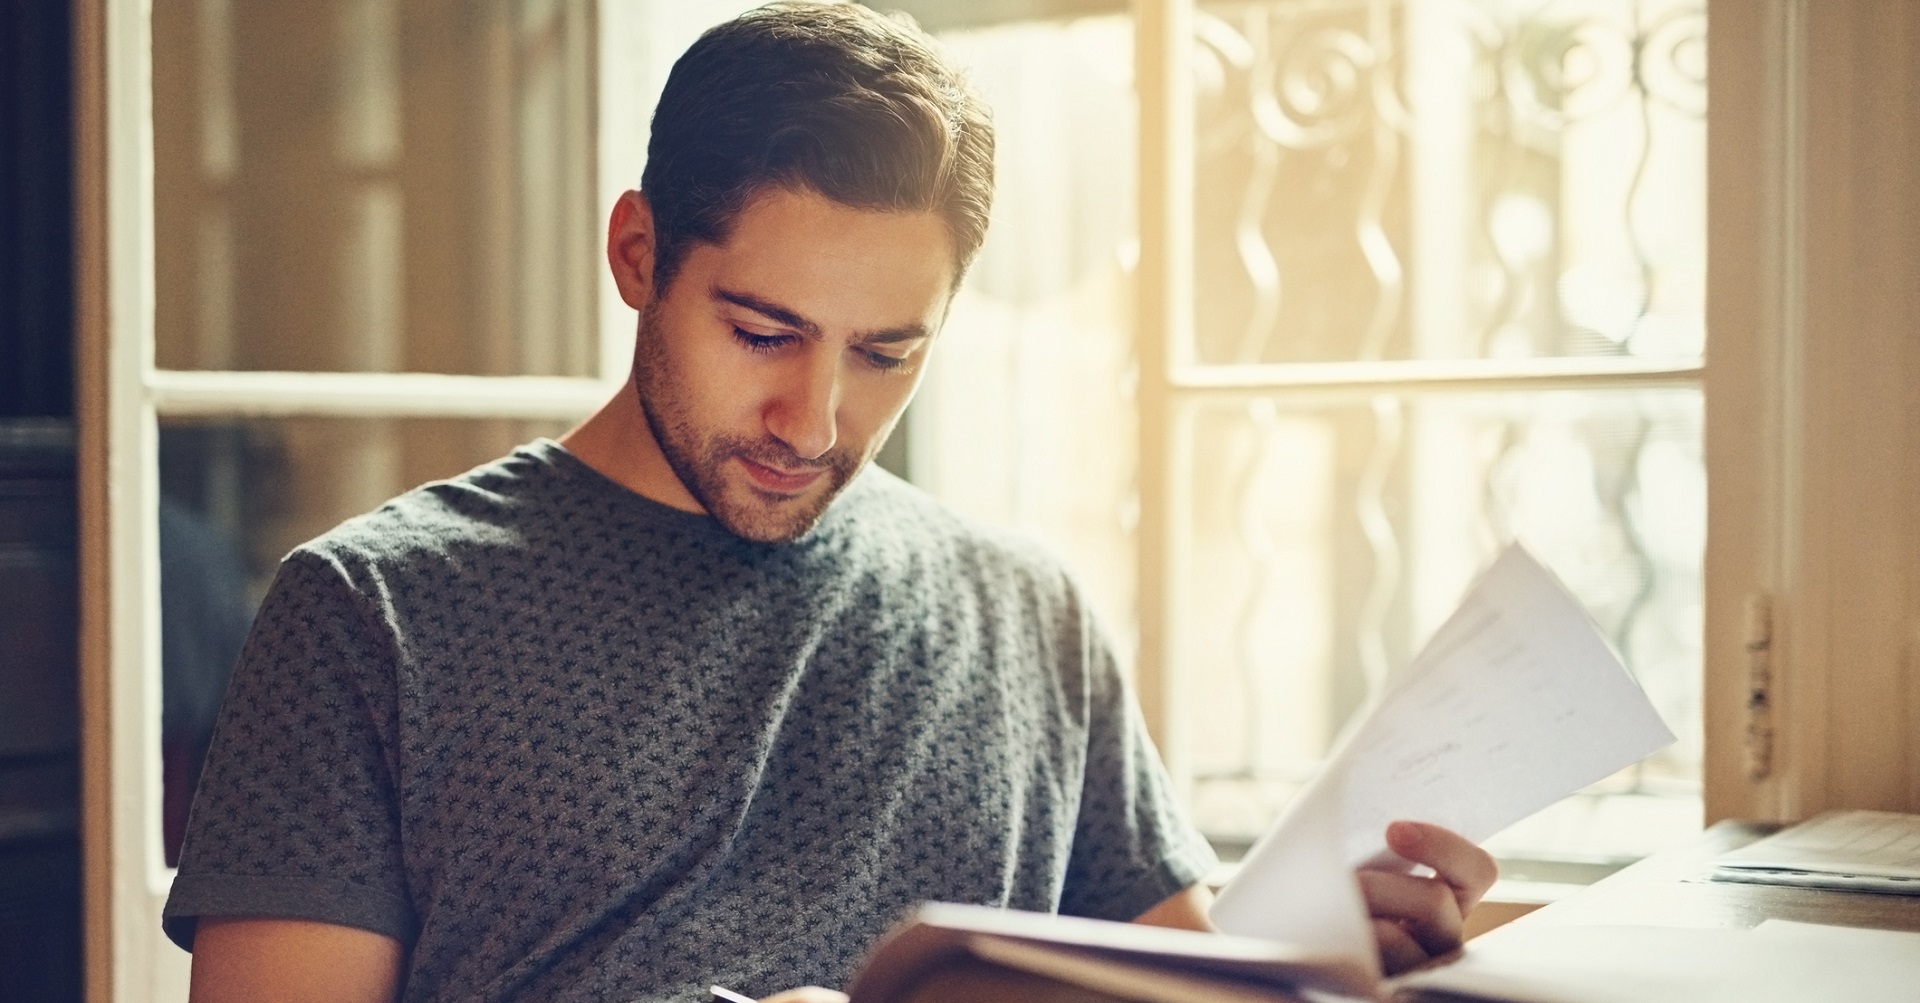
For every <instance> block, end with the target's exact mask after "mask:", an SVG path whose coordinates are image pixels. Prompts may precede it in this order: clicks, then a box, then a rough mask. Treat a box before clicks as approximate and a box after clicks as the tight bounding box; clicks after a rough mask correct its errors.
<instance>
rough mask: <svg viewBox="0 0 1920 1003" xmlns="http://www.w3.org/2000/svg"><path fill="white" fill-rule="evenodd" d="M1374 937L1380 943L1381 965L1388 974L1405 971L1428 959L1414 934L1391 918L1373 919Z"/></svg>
mask: <svg viewBox="0 0 1920 1003" xmlns="http://www.w3.org/2000/svg"><path fill="white" fill-rule="evenodd" d="M1373 939H1374V942H1375V943H1377V944H1379V945H1380V967H1381V968H1382V969H1384V970H1385V971H1386V973H1387V974H1388V975H1394V974H1396V973H1399V972H1404V971H1406V970H1407V969H1409V968H1412V967H1414V966H1415V965H1418V964H1420V963H1421V962H1423V961H1426V960H1427V952H1426V951H1423V950H1421V949H1420V945H1419V944H1418V943H1415V942H1414V939H1413V936H1412V935H1411V934H1409V933H1407V931H1406V930H1404V929H1402V928H1401V927H1400V924H1398V923H1395V922H1394V921H1392V920H1389V919H1376V920H1374V921H1373Z"/></svg>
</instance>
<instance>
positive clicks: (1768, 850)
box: [1713, 811, 1920, 895]
mask: <svg viewBox="0 0 1920 1003" xmlns="http://www.w3.org/2000/svg"><path fill="white" fill-rule="evenodd" d="M1718 864H1719V866H1718V867H1716V868H1715V869H1714V872H1713V879H1714V880H1715V881H1741V882H1747V883H1751V884H1765V885H1793V886H1797V887H1801V888H1834V889H1840V890H1843V891H1862V892H1890V893H1893V894H1898V895H1920V815H1904V814H1901V813H1899V812H1891V811H1830V812H1826V813H1825V814H1822V815H1816V816H1814V817H1813V818H1811V819H1808V820H1807V821H1805V822H1802V823H1800V824H1799V825H1796V826H1794V827H1792V828H1790V829H1784V830H1781V831H1780V832H1777V833H1774V834H1773V835H1771V836H1768V837H1767V838H1765V839H1762V840H1760V841H1758V842H1755V843H1752V844H1749V845H1747V846H1743V847H1741V848H1740V849H1737V850H1731V851H1728V852H1727V853H1723V854H1721V855H1720V859H1719V861H1718Z"/></svg>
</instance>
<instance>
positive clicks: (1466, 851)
mask: <svg viewBox="0 0 1920 1003" xmlns="http://www.w3.org/2000/svg"><path fill="white" fill-rule="evenodd" d="M1387 848H1388V849H1391V850H1392V851H1393V852H1395V853H1397V854H1399V855H1400V856H1402V857H1405V858H1406V859H1408V860H1410V861H1413V862H1414V863H1416V864H1425V865H1427V866H1428V867H1431V868H1433V872H1434V876H1435V877H1437V878H1439V879H1440V880H1441V881H1444V882H1446V884H1447V885H1448V886H1449V887H1451V888H1452V889H1453V894H1454V900H1455V902H1456V903H1457V904H1458V906H1459V910H1460V914H1461V915H1463V916H1464V915H1466V913H1467V912H1468V911H1470V910H1471V909H1472V908H1473V907H1474V906H1475V905H1478V904H1479V902H1480V898H1481V896H1483V895H1485V894H1486V893H1487V889H1489V888H1491V887H1493V880H1494V878H1497V877H1499V876H1500V867H1499V865H1498V864H1495V863H1494V862H1493V856H1492V854H1489V853H1488V852H1487V851H1485V850H1482V849H1481V848H1479V847H1478V846H1475V845H1474V844H1473V843H1471V842H1468V841H1467V839H1466V837H1464V836H1462V835H1460V834H1459V833H1456V832H1454V831H1452V830H1451V829H1443V828H1441V827H1440V826H1437V825H1428V824H1426V823H1424V822H1395V823H1393V824H1392V825H1389V826H1387Z"/></svg>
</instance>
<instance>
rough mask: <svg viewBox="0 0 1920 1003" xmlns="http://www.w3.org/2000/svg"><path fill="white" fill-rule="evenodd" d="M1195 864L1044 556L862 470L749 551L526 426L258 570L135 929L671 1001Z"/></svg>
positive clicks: (606, 996)
mask: <svg viewBox="0 0 1920 1003" xmlns="http://www.w3.org/2000/svg"><path fill="white" fill-rule="evenodd" d="M1212 862H1213V861H1212V856H1211V854H1210V852H1209V851H1208V850H1207V848H1206V845H1205V843H1204V842H1203V841H1201V840H1200V839H1199V838H1198V837H1197V836H1196V835H1195V834H1194V832H1193V831H1192V829H1191V827H1190V826H1188V825H1187V824H1186V822H1185V821H1184V820H1183V819H1182V818H1181V817H1180V815H1179V812H1178V810H1177V809H1176V807H1175V806H1174V804H1173V802H1172V800H1171V797H1170V795H1169V792H1168V786H1167V782H1166V779H1165V776H1164V773H1163V771H1162V769H1161V767H1160V764H1159V762H1158V760H1157V759H1156V757H1155V755H1154V753H1153V750H1152V748H1151V747H1150V745H1149V744H1148V741H1147V739H1146V737H1145V733H1144V732H1143V730H1142V728H1141V726H1140V723H1139V719H1138V714H1137V712H1136V711H1135V709H1134V707H1133V703H1132V698H1131V696H1130V694H1129V692H1128V691H1127V689H1126V687H1125V686H1124V684H1123V681H1122V679H1121V677H1120V675H1119V673H1118V672H1117V671H1116V669H1115V666H1114V662H1113V658H1112V656H1111V654H1110V652H1109V650H1108V647H1107V645H1106V644H1105V642H1104V641H1103V640H1102V639H1101V637H1100V635H1099V633H1098V631H1097V630H1096V628H1095V627H1094V625H1093V623H1092V620H1091V618H1090V615H1089V611H1088V609H1087V606H1086V603H1085V600H1084V599H1083V598H1082V597H1081V596H1080V595H1079V594H1078V592H1076V590H1075V589H1074V587H1073V586H1072V584H1071V583H1070V582H1069V581H1068V580H1067V578H1066V577H1065V575H1064V574H1063V573H1062V572H1061V570H1060V569H1059V568H1058V567H1057V566H1056V565H1055V564H1054V563H1053V562H1051V561H1049V560H1046V559H1045V558H1043V557H1040V556H1037V555H1036V554H1034V553H1033V552H1032V551H1031V550H1029V549H1027V548H1025V547H1023V546H1021V545H1019V544H1017V543H1015V542H1013V541H1012V540H1010V539H1008V538H1003V537H1002V536H1000V535H998V534H995V533H993V532H991V531H988V530H985V529H982V528H980V527H977V526H974V525H972V524H970V523H967V522H965V521H963V520H961V519H959V518H958V517H956V516H954V515H953V514H951V513H949V512H948V511H946V510H945V509H943V508H942V507H941V506H939V505H938V504H937V503H935V502H933V501H931V500H930V499H928V498H926V497H925V496H924V495H922V494H921V493H919V492H918V491H916V490H915V489H913V488H911V487H909V486H907V485H905V484H903V483H901V482H900V481H899V480H897V479H895V478H893V477H891V476H890V475H888V474H886V473H884V472H883V471H879V470H869V471H868V472H866V473H864V474H862V475H861V476H860V477H859V478H858V479H857V480H856V481H855V482H854V484H853V485H852V486H851V487H849V489H848V490H847V491H846V493H845V494H844V495H843V496H842V497H841V498H840V499H839V500H838V501H836V502H835V503H834V504H833V505H832V506H831V507H830V508H829V510H828V512H827V514H826V516H825V517H824V518H823V519H822V521H821V522H820V524H819V525H818V526H817V527H815V529H814V530H813V531H812V532H810V533H809V534H807V535H806V536H804V537H802V538H801V539H800V540H798V541H796V542H794V543H790V544H785V545H768V544H758V543H752V542H749V541H745V540H742V539H740V538H738V537H735V536H733V535H731V534H729V533H727V532H726V531H725V530H723V529H722V528H720V526H719V525H718V524H717V523H715V522H714V521H713V520H711V519H710V518H708V517H705V516H700V515H693V514H690V513H686V512H681V511H678V510H675V509H671V508H668V507H666V506H663V505H659V504H657V503H655V502H652V501H649V500H647V499H645V498H643V497H641V496H639V495H637V494H634V493H633V492H631V491H628V490H626V489H625V488H622V487H620V486H619V485H617V484H615V483H614V482H612V481H610V480H607V479H606V478H604V477H603V476H601V475H600V474H598V473H597V472H595V471H594V470H593V469H592V468H590V467H588V466H586V465H585V464H583V463H581V462H580V461H579V460H578V459H576V458H575V457H573V456H572V455H571V454H569V453H568V452H567V451H566V450H565V449H564V448H562V447H561V446H559V445H558V444H555V443H552V442H548V441H540V442H536V443H534V444H533V445H531V446H527V447H524V448H522V449H520V450H518V451H516V452H515V453H514V454H513V455H511V456H508V457H506V458H504V459H502V460H500V461H497V462H495V463H492V464H488V465H486V466H482V467H480V468H477V469H475V470H473V471H471V472H469V473H467V474H464V475H462V476H460V477H458V478H455V479H453V480H449V481H443V482H438V483H434V484H429V485H427V486H425V487H422V488H420V489H417V490H415V491H412V492H410V493H408V494H406V495H403V496H401V497H400V498H397V499H395V500H394V501H392V502H389V503H388V504H387V505H385V506H384V507H382V508H380V509H379V510H377V511H375V512H372V513H370V514H368V515H365V516H361V517H359V518H356V519H352V520H349V521H348V522H346V523H344V524H342V525H341V526H340V527H338V528H336V529H334V530H333V531H332V532H329V533H327V534H326V535H324V536H322V537H320V538H319V539H318V540H315V541H313V542H312V543H309V544H307V545H305V546H302V547H300V548H299V549H297V550H295V551H294V552H293V553H292V554H291V555H289V556H288V557H287V559H286V561H285V563H284V564H283V565H282V566H281V568H280V572H279V576H278V578H277V579H276V580H275V582H274V584H273V588H272V589H271V591H270V592H269V594H268V596H267V599H266V602H265V604H264V606H263V607H262V609H261V611H260V615H259V618H258V620H257V621H256V622H255V624H254V627H253V631H252V634H251V635H250V637H249V638H248V641H247V645H246V649H245V651H244V653H243V654H242V656H241V659H240V665H239V668H238V670H237V671H236V674H235V676H234V680H233V683H232V686H231V688H230V689H229V691H228V694H227V698H226V702H225V704H224V706H223V709H222V712H221V719H220V723H219V726H218V729H217V731H216V733H215V737H214V742H213V747H212V751H211V753H210V755H209V758H208V763H207V770H206V774H205V776H204V779H203V780H202V783H201V787H200V792H199V795H198V797H197V798H196V800H195V802H194V806H193V814H192V820H191V822H190V824H189V827H188V832H187V839H186V846H185V849H184V852H183V854H182V857H181V863H180V873H179V876H178V877H177V878H176V879H175V881H174V884H173V890H172V895H171V897H170V898H169V899H168V902H167V906H166V912H165V927H166V930H167V933H168V935H169V936H171V937H172V938H173V939H174V940H175V942H177V943H179V944H180V945H181V946H183V947H188V948H190V947H191V943H192V938H193V930H194V921H195V917H198V916H271V917H287V918H303V919H312V920H320V921H324V922H329V923H338V924H344V925H348V926H354V927H360V928H364V929H368V930H373V931H377V932H380V933H384V934H388V935H391V936H394V937H397V938H399V939H401V940H402V941H403V942H405V943H406V944H408V945H409V947H410V948H411V955H410V960H409V973H408V978H407V987H406V993H405V996H404V998H405V999H406V1000H410V1001H413V1000H462V1001H466V1000H474V1001H479V1000H542V1001H547V1000H551V1001H562V1000H607V1001H629V1000H640V999H646V1000H653V999H681V1000H689V1001H692V1000H704V999H705V998H706V987H707V986H708V985H709V984H710V983H715V982H718V983H721V984H725V985H729V986H731V987H732V988H734V989H737V990H741V991H745V992H750V993H754V994H765V993H770V992H773V991H776V990H779V989H783V988H788V987H791V986H796V985H803V984H808V983H815V984H820V985H828V986H833V985H839V984H842V983H843V982H844V981H845V980H846V979H847V977H848V976H849V975H850V974H851V973H852V970H853V968H854V967H855V966H856V965H857V964H858V962H859V959H860V957H861V955H862V954H863V953H864V952H865V950H866V949H867V948H868V947H869V946H870V944H871V943H872V941H873V940H874V939H875V938H876V937H877V936H878V935H879V934H880V933H882V932H883V931H884V930H885V929H886V928H887V927H888V926H889V925H890V924H891V923H893V922H894V921H895V920H897V919H898V918H900V917H901V916H902V915H903V914H904V913H905V912H906V911H907V910H909V909H910V908H911V907H912V906H913V905H914V904H915V903H917V902H920V901H922V900H929V899H934V900H946V901H957V902H976V903H989V904H996V905H1002V906H1008V907H1012V908H1019V909H1031V910H1058V911H1060V912H1066V913H1075V914H1080V915H1087V916H1097V917H1103V918H1109V919H1130V918H1132V917H1133V916H1135V915H1138V914H1139V913H1141V912H1143V911H1145V910H1146V909H1147V908H1148V907H1150V906H1152V905H1153V904H1154V903H1156V902H1158V901H1160V900H1161V899H1163V898H1165V897H1167V896H1168V895H1171V894H1172V893H1174V892H1175V891H1178V890H1179V889H1181V888H1184V887H1186V886H1187V885H1189V884H1191V883H1193V882H1194V881H1195V880H1197V879H1199V878H1200V877H1201V876H1202V875H1203V873H1204V872H1205V870H1206V868H1207V867H1208V866H1210V865H1211V863H1212Z"/></svg>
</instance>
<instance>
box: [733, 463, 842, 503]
mask: <svg viewBox="0 0 1920 1003" xmlns="http://www.w3.org/2000/svg"><path fill="white" fill-rule="evenodd" d="M734 459H737V460H739V461H740V465H741V466H742V467H745V468H746V471H747V476H748V477H749V478H751V479H752V480H753V483H754V484H755V485H756V486H757V487H759V488H760V489H761V490H763V491H771V492H773V493H775V494H783V495H786V494H798V493H800V492H801V491H805V490H806V489H807V488H808V487H809V486H810V485H812V484H813V482H814V481H817V480H819V479H820V476H821V475H822V474H824V473H826V470H825V469H822V468H818V467H816V468H813V469H804V468H803V469H801V470H798V471H792V472H789V471H785V470H781V469H778V468H776V467H769V466H767V465H766V464H764V463H755V462H753V461H752V460H749V459H747V458H746V457H744V456H736V457H734Z"/></svg>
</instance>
